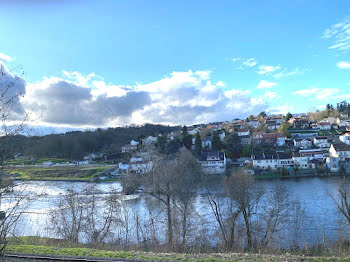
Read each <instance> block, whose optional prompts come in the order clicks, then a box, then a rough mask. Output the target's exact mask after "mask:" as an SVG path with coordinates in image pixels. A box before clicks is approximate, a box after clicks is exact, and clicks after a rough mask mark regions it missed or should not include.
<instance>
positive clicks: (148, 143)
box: [142, 136, 157, 145]
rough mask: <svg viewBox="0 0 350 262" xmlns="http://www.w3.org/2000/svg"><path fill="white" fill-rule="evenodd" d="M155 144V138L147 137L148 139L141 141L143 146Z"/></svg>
mask: <svg viewBox="0 0 350 262" xmlns="http://www.w3.org/2000/svg"><path fill="white" fill-rule="evenodd" d="M155 143H157V137H155V136H149V137H146V138H144V139H142V144H143V145H153V144H155Z"/></svg>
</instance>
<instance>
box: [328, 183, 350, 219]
mask: <svg viewBox="0 0 350 262" xmlns="http://www.w3.org/2000/svg"><path fill="white" fill-rule="evenodd" d="M330 196H331V198H332V199H333V201H334V203H335V205H336V206H337V209H338V211H339V212H340V213H341V214H342V216H343V218H344V219H345V221H346V223H347V224H348V225H350V192H349V189H348V187H347V185H346V184H345V181H344V180H343V181H342V183H341V184H340V185H339V187H338V189H337V192H336V193H335V194H333V195H332V194H331V195H330Z"/></svg>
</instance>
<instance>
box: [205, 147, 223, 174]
mask: <svg viewBox="0 0 350 262" xmlns="http://www.w3.org/2000/svg"><path fill="white" fill-rule="evenodd" d="M200 162H201V165H202V169H203V172H204V173H205V174H208V175H213V174H223V173H225V171H226V156H225V153H224V152H202V155H201V160H200Z"/></svg>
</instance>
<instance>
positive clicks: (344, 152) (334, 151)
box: [329, 144, 350, 161]
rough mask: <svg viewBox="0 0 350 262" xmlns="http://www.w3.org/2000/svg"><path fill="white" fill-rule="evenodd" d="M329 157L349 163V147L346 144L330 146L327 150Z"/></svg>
mask: <svg viewBox="0 0 350 262" xmlns="http://www.w3.org/2000/svg"><path fill="white" fill-rule="evenodd" d="M329 156H330V157H334V158H338V159H339V161H350V146H348V145H346V144H332V145H331V147H330V148H329Z"/></svg>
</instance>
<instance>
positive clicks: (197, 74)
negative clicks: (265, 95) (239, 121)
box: [21, 70, 268, 128]
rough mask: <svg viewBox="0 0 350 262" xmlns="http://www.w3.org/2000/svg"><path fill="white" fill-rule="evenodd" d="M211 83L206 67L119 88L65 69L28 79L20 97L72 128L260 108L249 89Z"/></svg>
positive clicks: (46, 120) (52, 121)
mask: <svg viewBox="0 0 350 262" xmlns="http://www.w3.org/2000/svg"><path fill="white" fill-rule="evenodd" d="M224 85H225V84H224V83H223V82H222V81H217V82H215V83H212V81H211V72H210V71H191V70H189V71H187V72H173V73H171V74H170V75H169V76H167V77H164V78H162V79H160V80H158V81H155V82H151V83H148V84H136V85H135V86H133V87H131V86H121V85H115V84H108V83H106V82H105V81H104V80H103V79H102V78H101V77H99V76H96V75H95V74H90V75H82V74H80V73H79V72H66V71H64V72H63V77H49V78H44V79H43V80H42V81H40V82H36V83H30V84H28V85H27V88H26V95H25V97H24V98H23V99H22V100H21V102H22V103H23V105H25V108H26V109H29V108H30V109H32V110H33V112H35V113H36V116H38V117H39V116H41V118H40V121H39V123H38V124H40V125H43V126H44V125H45V126H57V125H60V126H69V127H75V128H84V127H97V126H100V127H101V126H102V127H103V126H105V127H106V126H120V125H126V124H130V123H136V124H142V123H161V124H174V125H183V124H194V123H205V122H211V121H221V120H230V119H232V118H234V117H246V116H247V115H249V114H253V113H256V112H260V111H264V110H266V109H267V108H268V107H267V105H266V102H265V101H263V100H262V99H256V98H252V97H251V96H250V92H249V91H245V90H239V89H231V90H228V89H226V87H225V90H224V89H223V86H224Z"/></svg>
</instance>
